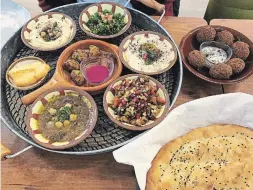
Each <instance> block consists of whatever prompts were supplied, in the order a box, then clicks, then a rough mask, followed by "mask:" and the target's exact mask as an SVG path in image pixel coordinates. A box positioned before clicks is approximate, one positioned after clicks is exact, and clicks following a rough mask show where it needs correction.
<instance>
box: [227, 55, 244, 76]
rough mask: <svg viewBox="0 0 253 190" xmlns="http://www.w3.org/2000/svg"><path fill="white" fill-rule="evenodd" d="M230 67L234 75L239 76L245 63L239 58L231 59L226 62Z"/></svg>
mask: <svg viewBox="0 0 253 190" xmlns="http://www.w3.org/2000/svg"><path fill="white" fill-rule="evenodd" d="M227 64H228V65H230V66H231V67H232V70H233V73H234V74H239V73H240V72H242V70H243V69H244V68H245V62H244V61H243V60H242V59H240V58H233V59H230V60H229V61H228V62H227Z"/></svg>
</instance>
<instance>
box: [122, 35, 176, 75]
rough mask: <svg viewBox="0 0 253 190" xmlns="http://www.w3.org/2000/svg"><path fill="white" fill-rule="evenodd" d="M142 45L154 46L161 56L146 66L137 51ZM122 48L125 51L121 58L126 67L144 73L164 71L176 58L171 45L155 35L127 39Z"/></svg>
mask: <svg viewBox="0 0 253 190" xmlns="http://www.w3.org/2000/svg"><path fill="white" fill-rule="evenodd" d="M144 43H151V44H154V45H155V46H156V48H158V49H159V50H160V52H161V56H160V57H159V58H158V59H157V60H155V61H154V62H153V63H152V64H146V63H145V60H144V59H143V58H142V57H141V56H140V52H139V49H140V47H141V45H142V44H144ZM123 48H124V49H125V51H124V52H123V58H124V59H125V61H126V62H127V63H128V65H129V66H130V67H132V68H133V69H135V70H137V71H142V72H145V73H154V72H159V71H161V70H164V69H166V68H167V67H169V65H170V64H171V62H172V61H173V60H174V59H175V57H176V54H175V50H173V46H172V44H171V43H170V42H169V41H167V40H166V39H164V40H160V36H158V35H156V34H149V35H148V36H145V34H138V35H135V36H134V38H133V39H128V40H127V41H126V42H125V44H124V45H123Z"/></svg>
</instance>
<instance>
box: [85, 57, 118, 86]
mask: <svg viewBox="0 0 253 190" xmlns="http://www.w3.org/2000/svg"><path fill="white" fill-rule="evenodd" d="M98 62H99V61H98V60H90V61H88V63H87V62H85V63H82V64H81V72H82V74H83V76H84V78H85V79H86V80H87V82H88V83H90V84H92V85H100V84H102V83H105V82H107V81H108V80H109V79H110V78H111V76H112V73H113V71H114V63H110V64H109V65H102V64H99V63H98Z"/></svg>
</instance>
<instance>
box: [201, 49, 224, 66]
mask: <svg viewBox="0 0 253 190" xmlns="http://www.w3.org/2000/svg"><path fill="white" fill-rule="evenodd" d="M201 51H202V53H203V54H204V55H205V56H206V58H207V59H208V60H209V61H211V62H212V63H215V64H217V63H224V62H225V61H226V60H227V57H228V55H227V53H226V51H224V50H223V49H221V48H218V47H212V46H207V47H204V48H203V49H202V50H201Z"/></svg>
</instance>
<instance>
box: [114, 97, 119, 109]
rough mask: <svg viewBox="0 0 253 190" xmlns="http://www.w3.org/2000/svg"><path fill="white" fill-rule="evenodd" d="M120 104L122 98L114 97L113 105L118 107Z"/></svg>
mask: <svg viewBox="0 0 253 190" xmlns="http://www.w3.org/2000/svg"><path fill="white" fill-rule="evenodd" d="M119 104H120V99H119V98H118V97H114V99H113V107H115V108H116V107H118V106H119Z"/></svg>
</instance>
